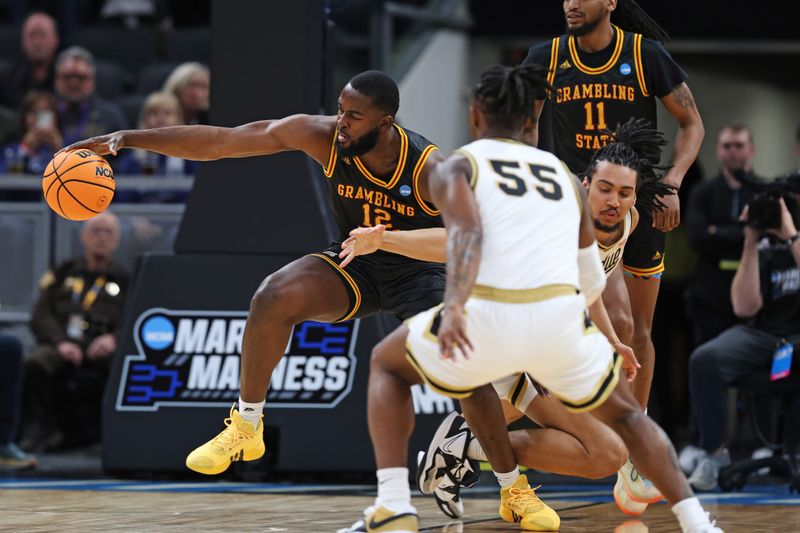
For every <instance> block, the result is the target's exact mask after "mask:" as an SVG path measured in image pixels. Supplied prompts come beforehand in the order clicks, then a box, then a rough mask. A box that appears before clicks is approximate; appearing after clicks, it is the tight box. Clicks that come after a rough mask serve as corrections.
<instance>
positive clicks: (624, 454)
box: [587, 435, 628, 479]
mask: <svg viewBox="0 0 800 533" xmlns="http://www.w3.org/2000/svg"><path fill="white" fill-rule="evenodd" d="M627 460H628V449H627V448H626V447H625V444H623V442H622V441H621V440H620V438H619V437H616V435H615V438H614V439H613V440H612V439H608V441H607V442H603V446H602V447H601V448H600V450H599V451H598V453H597V455H595V454H592V458H591V465H590V467H589V473H590V475H589V476H587V477H589V478H590V479H602V478H604V477H608V476H611V475H613V474H614V473H616V472H617V470H619V469H620V468H622V465H624V464H625V462H626V461H627Z"/></svg>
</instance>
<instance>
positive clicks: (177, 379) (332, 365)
mask: <svg viewBox="0 0 800 533" xmlns="http://www.w3.org/2000/svg"><path fill="white" fill-rule="evenodd" d="M246 318H247V313H246V312H244V311H241V312H240V311H235V312H231V311H173V310H168V309H161V308H155V309H148V310H147V311H145V312H144V313H142V314H141V315H140V316H139V318H138V319H137V320H136V323H135V325H134V331H133V338H134V344H135V346H136V352H137V353H135V354H132V355H126V356H125V358H124V362H123V365H122V376H121V382H122V383H121V386H120V388H119V393H118V395H117V401H116V408H117V410H118V411H157V410H158V409H159V408H161V407H170V406H180V407H230V405H231V403H233V402H234V401H236V399H237V398H238V397H239V367H240V354H241V352H242V335H243V334H244V326H245V322H246ZM358 325H359V321H358V320H355V321H350V322H345V323H343V324H323V323H320V322H303V323H301V324H298V325H297V326H295V327H294V329H293V330H292V335H291V337H290V338H289V343H288V345H287V346H286V350H285V351H284V356H283V357H282V358H281V361H280V363H279V364H278V366H277V367H276V368H275V370H274V372H273V373H272V378H271V381H270V387H269V394H268V396H267V406H268V407H269V406H271V407H273V408H275V407H278V408H281V407H284V408H295V407H303V408H321V409H326V408H332V407H335V406H336V405H338V404H339V402H341V401H342V400H343V399H344V398H345V397H347V395H348V394H349V393H350V390H351V389H352V386H353V378H354V377H355V370H356V358H355V354H354V348H355V343H356V338H357V336H358Z"/></svg>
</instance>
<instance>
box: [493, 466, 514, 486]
mask: <svg viewBox="0 0 800 533" xmlns="http://www.w3.org/2000/svg"><path fill="white" fill-rule="evenodd" d="M494 476H495V477H496V478H497V482H498V483H500V488H502V489H504V488H506V487H510V486H511V485H513V484H514V482H515V481H516V480H517V478H518V477H519V467H518V466H515V467H514V470H512V471H511V472H507V473H505V474H501V473H500V472H495V473H494Z"/></svg>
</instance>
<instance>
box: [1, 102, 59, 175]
mask: <svg viewBox="0 0 800 533" xmlns="http://www.w3.org/2000/svg"><path fill="white" fill-rule="evenodd" d="M63 147H64V142H63V139H62V137H61V132H60V131H59V129H58V114H57V110H56V101H55V98H54V97H53V95H52V94H50V93H48V92H44V91H31V92H29V93H28V94H26V95H25V98H24V99H23V100H22V107H21V108H20V111H19V137H18V140H17V142H13V143H11V144H8V145H6V146H4V147H3V149H2V152H1V153H0V173H6V172H8V173H15V172H16V173H19V172H24V173H26V174H36V175H41V174H42V173H43V172H44V169H45V167H46V166H47V163H48V162H49V161H50V159H51V158H52V157H53V154H54V153H56V152H57V151H59V150H61V148H63Z"/></svg>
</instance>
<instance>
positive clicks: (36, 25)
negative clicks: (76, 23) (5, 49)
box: [0, 12, 59, 108]
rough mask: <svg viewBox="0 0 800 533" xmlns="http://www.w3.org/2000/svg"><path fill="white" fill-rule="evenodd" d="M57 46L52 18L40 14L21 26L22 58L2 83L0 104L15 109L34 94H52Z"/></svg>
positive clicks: (54, 24) (56, 32)
mask: <svg viewBox="0 0 800 533" xmlns="http://www.w3.org/2000/svg"><path fill="white" fill-rule="evenodd" d="M58 42H59V37H58V29H57V28H56V21H55V20H54V19H53V17H51V16H50V15H48V14H46V13H41V12H36V13H31V14H30V15H28V18H26V19H25V21H24V22H23V23H22V56H21V57H20V58H19V59H18V60H17V62H16V63H15V64H14V66H13V67H12V68H11V70H10V71H9V73H8V75H7V76H6V78H5V79H4V80H2V82H3V83H2V85H1V86H0V100H1V101H0V103H2V104H4V105H6V106H8V107H11V108H16V107H17V106H19V104H20V102H21V101H22V98H23V97H24V96H25V95H26V94H27V93H28V92H29V91H31V90H34V89H35V90H40V91H50V92H52V91H53V64H54V60H55V57H56V50H58Z"/></svg>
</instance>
